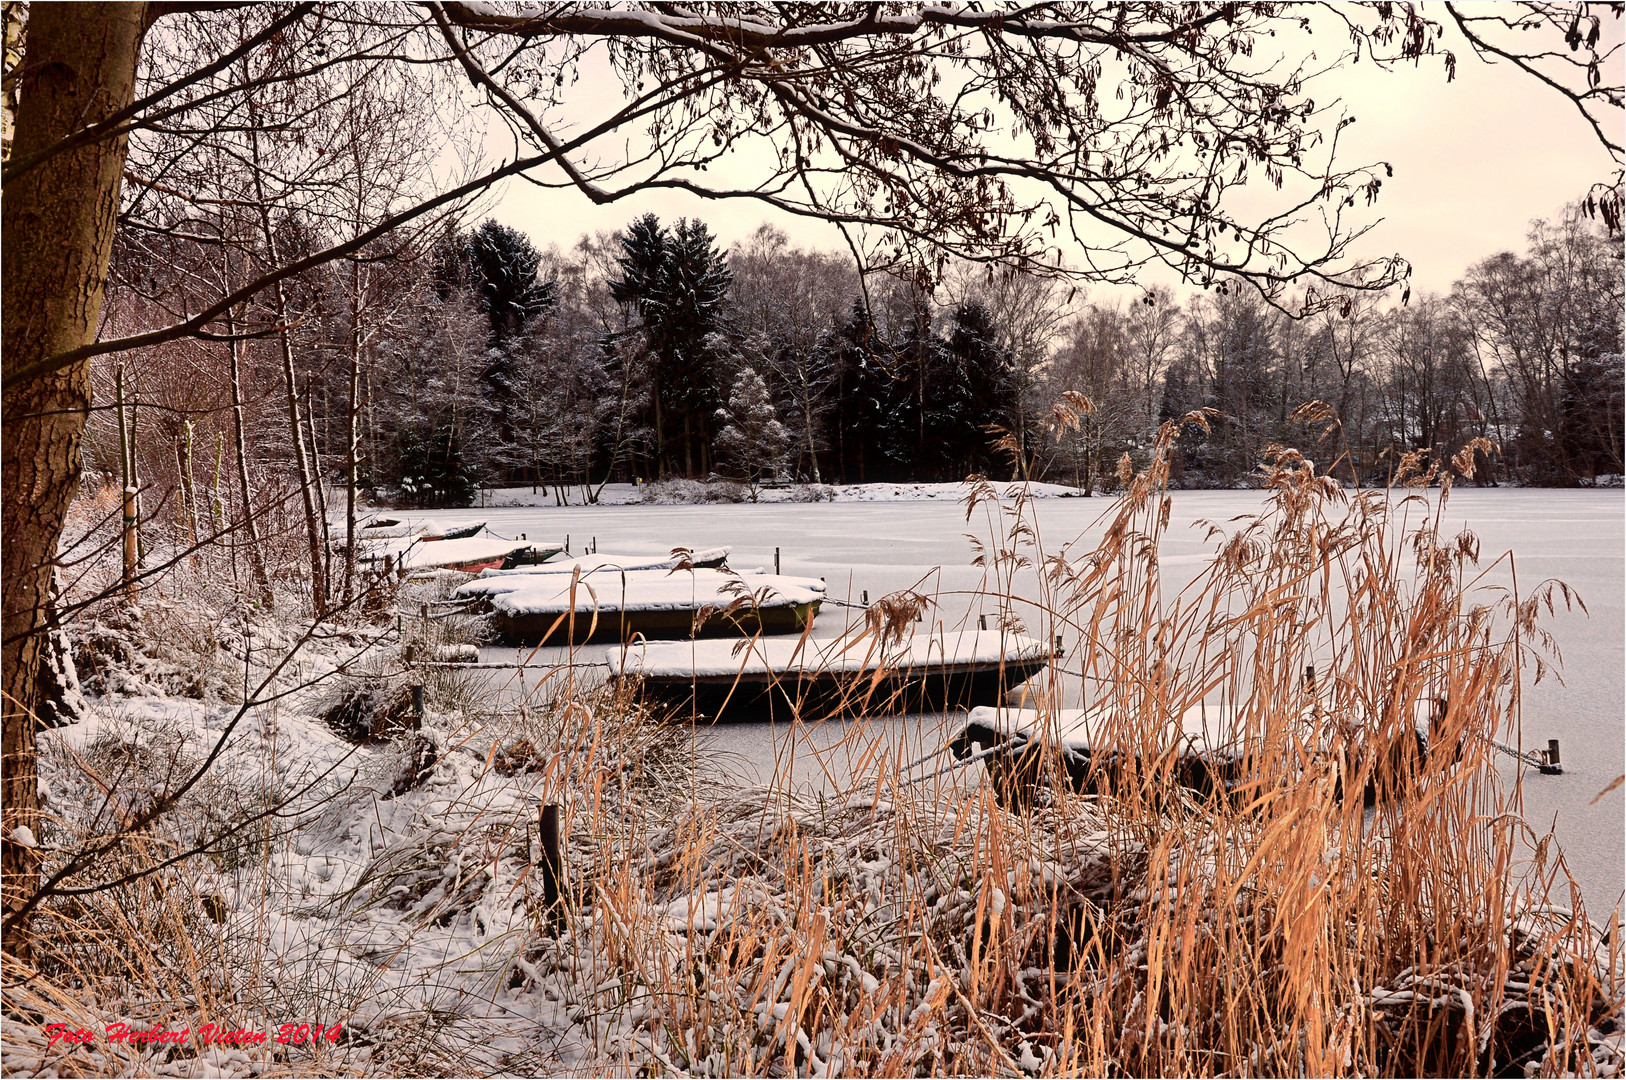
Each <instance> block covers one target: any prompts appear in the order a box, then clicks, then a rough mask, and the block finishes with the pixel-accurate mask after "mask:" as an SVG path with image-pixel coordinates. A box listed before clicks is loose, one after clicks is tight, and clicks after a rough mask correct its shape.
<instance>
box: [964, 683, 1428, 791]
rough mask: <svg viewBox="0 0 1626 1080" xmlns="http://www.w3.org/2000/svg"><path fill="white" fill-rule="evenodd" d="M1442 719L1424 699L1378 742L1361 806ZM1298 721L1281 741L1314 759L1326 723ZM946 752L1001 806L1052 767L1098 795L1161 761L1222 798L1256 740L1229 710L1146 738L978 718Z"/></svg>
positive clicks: (1047, 719)
mask: <svg viewBox="0 0 1626 1080" xmlns="http://www.w3.org/2000/svg"><path fill="white" fill-rule="evenodd" d="M1444 719H1445V703H1444V701H1443V699H1432V698H1425V699H1421V700H1419V701H1417V702H1416V703H1415V704H1414V706H1413V715H1412V723H1411V725H1410V730H1409V731H1408V730H1407V729H1406V728H1404V727H1403V728H1402V729H1401V730H1400V731H1399V732H1398V733H1397V734H1396V735H1395V736H1394V737H1392V738H1390V739H1388V740H1387V743H1388V745H1387V747H1386V748H1385V749H1384V750H1383V752H1382V754H1381V758H1382V762H1381V764H1380V767H1378V768H1375V769H1374V770H1372V773H1371V776H1370V778H1369V779H1368V780H1367V783H1366V790H1365V798H1366V800H1367V801H1368V802H1371V801H1373V800H1374V799H1375V798H1376V797H1377V796H1378V795H1379V794H1380V791H1379V789H1380V788H1383V787H1386V786H1392V784H1393V783H1394V782H1395V779H1394V778H1395V777H1397V776H1399V775H1401V774H1402V773H1403V772H1405V771H1408V770H1412V769H1415V767H1416V763H1417V762H1420V761H1422V760H1423V759H1424V757H1425V756H1426V755H1427V753H1428V743H1429V733H1430V729H1431V728H1434V729H1436V730H1437V729H1438V728H1439V726H1440V724H1441V723H1442V721H1444ZM1298 720H1299V722H1298V723H1296V724H1295V725H1293V726H1294V727H1295V728H1297V731H1296V732H1293V733H1291V736H1290V737H1294V738H1296V739H1297V741H1298V744H1299V745H1298V749H1300V750H1302V751H1304V752H1307V753H1309V754H1311V755H1314V754H1317V753H1319V752H1320V751H1321V750H1323V749H1324V748H1325V745H1326V743H1327V738H1326V733H1327V731H1328V730H1329V728H1330V725H1331V723H1332V721H1331V720H1330V719H1329V718H1327V717H1326V716H1324V715H1323V714H1322V712H1321V710H1320V706H1318V705H1315V704H1313V703H1312V704H1310V705H1308V706H1306V707H1305V708H1304V710H1303V711H1302V712H1301V714H1300V716H1299V718H1298ZM1373 727H1374V729H1375V728H1376V725H1373ZM1390 730H1393V729H1392V728H1391V729H1390ZM1408 744H1410V745H1408ZM949 749H950V751H951V752H952V753H953V754H954V756H955V757H957V758H960V759H962V760H964V759H967V758H971V757H973V756H978V755H981V756H982V757H983V761H984V764H985V765H986V767H987V769H988V773H989V776H990V778H991V779H992V780H993V782H994V785H995V787H996V789H998V790H999V792H1000V795H1001V797H1003V798H1007V799H1011V800H1015V801H1026V800H1028V799H1030V798H1031V797H1032V795H1033V793H1034V790H1035V789H1036V788H1037V787H1038V786H1039V785H1040V784H1042V783H1045V782H1047V780H1048V779H1049V778H1051V777H1054V776H1056V775H1057V768H1056V767H1057V766H1059V775H1060V776H1061V777H1063V778H1064V779H1065V781H1066V783H1067V785H1068V786H1069V787H1070V788H1072V789H1073V790H1075V791H1098V790H1101V789H1102V788H1103V787H1104V786H1110V785H1111V784H1112V783H1114V782H1115V781H1116V779H1117V778H1118V777H1120V776H1121V774H1122V770H1123V768H1124V766H1125V763H1126V762H1127V761H1128V760H1129V759H1131V758H1134V759H1138V760H1139V761H1141V762H1142V763H1143V765H1144V763H1145V762H1147V761H1153V762H1162V761H1170V762H1171V764H1172V768H1173V770H1174V771H1173V776H1174V778H1175V779H1176V780H1177V781H1178V782H1179V783H1180V784H1181V785H1182V786H1184V787H1186V788H1189V789H1191V790H1193V791H1195V792H1197V793H1199V794H1202V795H1212V794H1215V793H1218V792H1224V791H1229V790H1231V789H1233V788H1235V787H1236V786H1237V785H1238V784H1241V783H1243V782H1245V781H1246V780H1247V778H1248V776H1249V774H1250V773H1251V771H1252V770H1251V767H1250V765H1249V761H1248V758H1249V756H1250V755H1251V754H1252V753H1255V752H1256V751H1257V749H1258V746H1257V740H1256V739H1250V738H1248V737H1246V736H1245V735H1244V734H1242V733H1241V732H1240V731H1239V729H1238V726H1237V722H1236V718H1235V716H1234V714H1233V713H1232V711H1231V710H1230V709H1228V708H1223V707H1221V706H1217V705H1212V704H1198V705H1193V706H1191V707H1190V708H1188V709H1186V710H1185V712H1184V713H1182V714H1181V716H1180V718H1179V720H1178V723H1176V722H1174V721H1173V720H1172V718H1171V720H1170V721H1168V722H1166V723H1165V724H1164V725H1162V726H1161V727H1160V728H1158V729H1156V730H1153V731H1151V732H1145V731H1142V730H1139V729H1138V728H1134V727H1133V726H1132V725H1128V724H1125V723H1123V722H1121V721H1117V720H1116V719H1115V717H1114V714H1113V712H1112V710H1111V709H1110V708H1109V707H1107V706H1104V705H1103V706H1095V707H1093V708H1087V709H1060V710H1055V711H1049V712H1040V711H1037V710H1033V709H1015V708H1007V707H1005V706H992V707H984V708H977V709H972V710H971V715H970V716H969V717H968V718H967V720H966V725H965V727H964V728H963V729H962V730H961V731H960V732H959V733H958V734H957V735H956V736H955V737H954V738H953V739H951V740H950V742H949ZM1371 749H1372V748H1371V747H1367V748H1366V750H1367V752H1370V751H1371Z"/></svg>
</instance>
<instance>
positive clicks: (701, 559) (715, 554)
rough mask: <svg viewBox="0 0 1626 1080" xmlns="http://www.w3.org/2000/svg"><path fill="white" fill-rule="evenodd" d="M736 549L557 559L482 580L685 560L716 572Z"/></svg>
mask: <svg viewBox="0 0 1626 1080" xmlns="http://www.w3.org/2000/svg"><path fill="white" fill-rule="evenodd" d="M731 550H733V549H732V548H726V547H716V548H701V549H699V550H697V551H692V552H689V553H688V555H687V556H683V555H610V554H593V555H581V556H578V557H577V558H574V559H556V560H554V561H552V562H549V563H547V564H545V565H538V566H520V567H515V568H514V569H511V570H487V571H485V572H484V573H483V574H481V575H480V576H481V577H482V578H497V577H508V576H510V575H513V574H568V573H570V572H571V571H573V570H580V571H581V573H582V577H584V578H585V577H588V576H589V575H592V574H598V573H603V572H619V571H622V570H675V569H677V567H678V566H680V565H682V563H683V562H684V560H685V559H687V561H688V563H689V564H690V565H691V566H693V567H694V568H695V569H696V570H716V569H719V568H720V567H722V566H723V565H724V564H725V563H726V562H727V561H728V553H729V552H730V551H731Z"/></svg>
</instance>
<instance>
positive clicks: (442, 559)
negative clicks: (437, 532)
mask: <svg viewBox="0 0 1626 1080" xmlns="http://www.w3.org/2000/svg"><path fill="white" fill-rule="evenodd" d="M539 549H540V550H539ZM546 550H547V545H537V544H532V543H529V542H528V541H523V540H519V541H515V540H504V539H503V538H502V537H500V536H471V537H467V538H465V539H462V540H436V541H433V542H424V541H419V542H418V543H415V544H413V545H412V546H411V547H409V548H407V549H406V551H404V552H403V553H401V555H400V556H399V557H398V558H397V559H396V567H397V569H399V570H403V571H406V570H430V569H440V568H444V569H447V570H461V571H463V572H464V573H467V574H475V573H479V572H480V571H482V570H492V569H496V568H498V567H502V566H513V565H516V564H517V563H518V562H519V561H520V560H522V559H530V558H536V557H538V556H539V555H540V552H541V551H546ZM562 550H563V548H559V547H555V548H553V551H554V552H558V551H562ZM541 557H543V558H545V557H546V556H545V555H542V556H541Z"/></svg>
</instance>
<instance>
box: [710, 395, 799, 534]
mask: <svg viewBox="0 0 1626 1080" xmlns="http://www.w3.org/2000/svg"><path fill="white" fill-rule="evenodd" d="M715 419H716V421H717V423H718V425H719V426H720V427H721V429H722V430H720V431H719V432H718V433H717V440H716V443H715V444H714V445H715V447H716V450H717V457H718V459H719V461H720V463H721V464H722V465H723V467H724V468H726V469H728V470H729V472H730V473H732V474H733V475H734V476H737V477H739V478H740V479H743V480H744V481H745V482H746V483H747V484H749V485H750V487H751V501H752V502H756V501H757V485H758V483H759V482H760V481H761V480H762V478H763V477H764V476H776V475H778V473H779V472H780V470H781V469H783V468H784V464H785V451H786V450H787V449H788V448H789V446H790V433H789V432H787V431H786V430H785V426H784V425H783V424H781V423H780V422H779V414H778V412H777V411H776V410H775V409H774V407H773V399H772V398H771V397H770V396H769V395H768V384H767V383H766V382H764V381H763V378H762V376H761V375H758V374H757V373H756V371H755V370H753V369H751V368H748V367H747V368H741V369H740V373H739V374H738V375H736V376H735V377H734V389H733V390H732V391H731V392H730V393H729V395H728V405H727V407H726V408H721V409H718V410H717V415H716V418H715Z"/></svg>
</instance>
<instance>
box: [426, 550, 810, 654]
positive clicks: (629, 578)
mask: <svg viewBox="0 0 1626 1080" xmlns="http://www.w3.org/2000/svg"><path fill="white" fill-rule="evenodd" d="M454 595H456V596H458V597H463V598H473V599H482V600H484V601H485V603H486V604H487V605H488V606H489V608H490V611H491V621H492V625H493V627H494V628H495V629H496V630H497V632H498V633H499V634H501V635H502V636H503V637H504V638H506V639H508V640H509V641H515V642H523V643H526V644H536V643H544V642H545V643H553V644H560V645H564V644H572V643H573V644H577V645H580V644H583V643H586V642H594V641H629V640H631V639H632V637H633V635H635V634H642V635H643V636H644V637H645V638H651V639H653V638H687V637H719V636H732V637H739V636H741V635H745V634H757V633H763V634H794V633H800V632H801V631H803V630H805V629H807V627H809V626H811V625H812V623H813V617H814V616H815V615H816V614H817V613H818V610H819V604H820V603H821V602H822V601H823V600H824V582H822V581H820V580H818V579H817V578H800V577H783V576H780V575H778V574H764V573H744V574H736V573H733V572H730V571H726V570H620V569H613V570H611V569H605V570H603V571H600V572H594V573H588V574H586V575H585V576H577V575H573V574H538V573H523V574H503V575H499V576H495V577H482V578H480V579H479V580H477V581H471V582H469V583H468V584H466V585H464V586H462V587H461V588H459V589H458V590H457V592H456V593H455V594H454Z"/></svg>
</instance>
